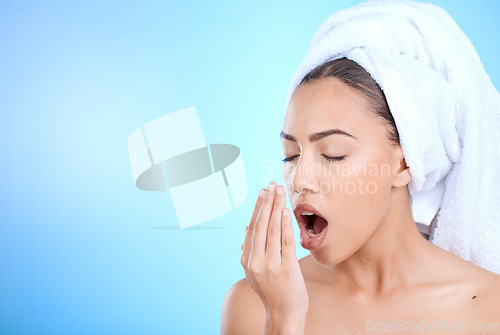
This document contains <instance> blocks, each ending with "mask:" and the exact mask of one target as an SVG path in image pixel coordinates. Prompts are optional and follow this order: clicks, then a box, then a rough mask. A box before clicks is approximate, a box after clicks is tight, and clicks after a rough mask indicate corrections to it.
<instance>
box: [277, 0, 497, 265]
mask: <svg viewBox="0 0 500 335" xmlns="http://www.w3.org/2000/svg"><path fill="white" fill-rule="evenodd" d="M485 33H486V32H485ZM491 43H495V41H494V40H491ZM342 57H347V58H349V59H351V60H353V61H356V62H357V63H358V64H360V65H361V66H363V67H364V68H365V69H366V70H367V71H368V72H369V73H370V74H371V75H372V77H373V78H374V79H375V81H376V82H377V83H378V84H379V85H380V87H381V88H382V90H383V91H384V94H385V96H386V99H387V102H388V104H389V108H390V110H391V113H392V115H393V117H394V119H395V122H396V127H397V129H398V131H399V135H400V139H401V146H402V148H403V152H404V155H405V160H406V163H407V165H408V166H409V168H410V173H411V175H412V180H411V182H410V184H409V191H410V193H411V194H412V198H413V204H412V212H413V217H414V219H415V221H416V222H417V223H420V224H423V225H429V224H430V223H431V221H432V220H433V218H434V217H435V216H436V227H435V229H434V230H433V231H432V232H431V237H430V240H431V242H433V243H434V244H436V245H438V246H440V247H441V248H443V249H445V250H448V251H450V252H452V253H454V254H456V255H458V256H460V257H462V258H464V259H466V260H469V261H471V262H472V263H475V264H477V265H479V266H481V267H483V268H486V269H488V270H490V271H494V272H497V273H500V164H499V159H500V139H499V132H500V95H499V94H498V92H497V91H496V89H495V88H494V86H493V84H492V83H491V80H490V78H489V77H488V75H487V74H486V72H485V71H484V68H483V66H482V64H481V61H480V60H479V57H478V55H477V53H476V51H475V49H474V47H473V46H472V44H471V42H470V41H469V39H468V38H467V36H465V34H464V33H463V32H462V31H461V30H460V28H459V27H458V25H457V24H456V23H455V21H454V20H453V19H452V18H451V17H450V16H449V15H448V14H447V13H446V12H445V11H444V10H443V9H442V8H439V7H437V6H434V5H430V4H424V3H419V2H413V1H406V0H405V1H367V2H363V3H360V4H358V5H355V6H352V7H350V8H347V9H344V10H341V11H339V12H337V13H335V14H333V15H332V16H330V17H329V18H328V19H327V20H326V21H325V22H324V23H323V24H322V25H321V26H320V27H319V29H318V31H317V32H316V34H315V35H314V37H313V40H312V42H311V44H310V46H309V48H308V50H307V54H306V56H305V58H304V60H303V61H302V63H301V64H300V66H299V68H298V69H297V71H296V73H295V75H294V77H293V79H292V82H291V84H290V88H289V91H288V96H287V102H286V105H287V106H288V103H289V101H290V97H291V95H292V94H293V92H294V90H295V89H296V87H297V85H298V84H299V83H300V81H301V80H302V78H303V77H304V76H305V75H306V74H307V73H308V72H309V71H311V70H312V69H314V68H315V67H317V66H318V65H320V64H322V63H324V62H326V61H329V60H332V59H338V58H342Z"/></svg>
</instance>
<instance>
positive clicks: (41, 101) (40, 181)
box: [0, 0, 500, 334]
mask: <svg viewBox="0 0 500 335" xmlns="http://www.w3.org/2000/svg"><path fill="white" fill-rule="evenodd" d="M356 2H358V1H315V2H313V3H309V4H306V3H305V1H296V2H290V1H253V2H250V3H244V2H229V1H226V2H225V1H214V2H205V1H183V2H180V1H176V2H173V1H172V2H167V1H136V2H133V1H5V0H3V1H0V112H1V116H2V120H1V122H0V127H1V128H0V129H1V132H0V139H1V144H2V146H1V147H2V152H1V159H2V164H1V167H0V169H1V170H0V172H1V177H2V182H1V202H0V206H1V207H0V208H1V225H0V334H218V333H219V328H220V313H221V308H222V302H223V299H224V296H225V294H226V292H227V290H228V289H229V287H230V286H231V285H232V284H233V283H234V282H236V281H237V280H239V279H241V278H242V277H243V276H244V272H243V268H242V267H241V265H240V264H239V258H240V255H241V250H240V246H241V243H242V241H243V236H244V231H245V226H246V225H247V224H248V220H249V217H250V214H251V211H252V209H253V206H254V201H255V198H256V195H257V193H258V190H259V189H260V188H261V187H265V186H266V184H267V182H269V181H270V180H275V181H278V182H279V183H282V182H283V180H282V170H281V169H282V163H281V159H282V158H283V154H282V150H281V143H280V140H279V132H280V131H281V129H282V125H283V120H284V113H285V106H284V104H285V99H286V92H287V89H288V84H289V81H290V80H291V77H292V75H293V74H294V72H295V70H296V68H297V66H298V65H299V63H300V61H301V60H302V58H303V57H304V55H305V52H306V49H307V46H308V45H309V42H310V40H311V38H312V36H313V34H314V32H315V31H316V29H317V28H318V26H319V25H320V24H321V23H322V22H323V21H324V20H325V19H326V18H327V17H328V16H329V15H330V14H331V13H333V12H334V11H336V10H338V9H340V8H345V7H348V6H349V5H351V4H354V3H356ZM433 3H435V4H437V5H440V6H442V7H444V8H445V9H446V10H447V11H448V12H449V13H450V14H451V15H452V16H453V17H454V18H455V20H456V21H457V22H458V24H459V25H460V26H461V28H462V29H463V30H464V31H465V33H466V34H467V35H468V36H469V38H470V39H471V41H472V43H473V44H474V46H475V47H476V49H477V51H478V53H479V55H480V57H481V60H482V61H483V64H484V66H485V68H486V71H487V72H488V73H489V74H490V76H491V78H492V81H493V83H494V84H495V86H496V87H497V88H498V87H499V85H500V66H499V65H498V64H497V62H498V59H499V56H500V49H499V48H500V46H499V44H498V43H497V40H498V33H499V28H500V21H499V20H498V14H499V13H500V11H499V9H500V4H499V3H498V2H497V1H493V0H491V1H486V0H483V1H462V2H458V1H456V0H448V1H445V0H436V1H434V2H433ZM189 106H196V108H197V111H198V115H199V118H200V121H201V125H202V128H203V131H204V134H205V138H206V140H207V142H208V143H230V144H234V145H237V146H238V147H240V149H241V152H242V155H243V160H244V163H245V168H246V173H247V180H248V185H249V196H248V198H247V200H246V201H245V203H244V204H243V205H242V206H240V207H238V208H236V209H235V210H234V211H232V212H230V213H228V214H226V215H224V216H222V217H219V218H217V219H214V220H211V221H209V222H206V223H204V224H202V225H200V226H197V227H194V228H193V229H186V230H180V229H176V227H178V223H177V218H176V214H175V211H174V208H173V205H172V201H171V198H170V196H169V193H168V192H146V191H141V190H139V189H137V188H136V187H135V185H134V182H133V178H132V172H131V169H130V163H129V156H128V147H127V141H128V137H129V135H130V134H131V133H132V131H134V130H135V129H137V128H139V127H140V126H142V125H143V124H144V123H146V122H148V121H151V120H153V119H155V118H157V117H159V116H162V115H164V114H167V113H170V112H173V111H176V110H179V109H182V108H186V107H189ZM296 238H297V230H296ZM297 241H298V238H297ZM305 255H307V253H306V251H305V250H303V249H302V248H301V247H300V245H299V244H298V257H299V258H300V257H303V256H305Z"/></svg>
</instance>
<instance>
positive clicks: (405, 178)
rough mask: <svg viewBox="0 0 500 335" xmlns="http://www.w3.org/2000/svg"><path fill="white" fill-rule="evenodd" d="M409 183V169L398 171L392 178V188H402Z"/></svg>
mask: <svg viewBox="0 0 500 335" xmlns="http://www.w3.org/2000/svg"><path fill="white" fill-rule="evenodd" d="M410 181H411V174H410V168H409V167H406V168H405V169H403V170H401V171H399V172H398V173H397V174H396V175H395V176H394V182H393V186H394V187H404V186H406V185H408V184H409V183H410Z"/></svg>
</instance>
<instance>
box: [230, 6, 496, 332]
mask: <svg viewBox="0 0 500 335" xmlns="http://www.w3.org/2000/svg"><path fill="white" fill-rule="evenodd" d="M404 4H405V5H407V6H413V4H410V3H406V2H405V3H404ZM392 5H393V4H392V3H390V2H389V5H388V7H390V6H392ZM363 6H364V5H363ZM363 6H358V7H357V9H355V10H354V9H353V10H351V12H352V11H354V12H356V11H358V13H359V12H361V13H362V14H363V13H366V12H369V13H370V14H372V13H373V12H372V11H369V10H368V9H370V5H366V6H365V7H363ZM375 6H383V2H382V5H380V3H376V5H375ZM418 6H420V5H418ZM375 9H376V10H378V7H377V8H375ZM375 9H374V10H375ZM391 10H392V9H391ZM363 11H365V12H363ZM391 13H392V12H391ZM342 15H345V16H348V15H347V14H345V13H343V14H342ZM363 15H364V14H363ZM363 15H360V16H361V17H363ZM342 18H343V17H342V16H341V15H337V16H336V17H334V18H333V21H335V22H336V24H337V25H338V24H339V23H338V22H341V21H342ZM398 18H399V17H398ZM329 20H330V19H329ZM362 20H364V21H367V20H368V19H366V18H364V17H363V19H362ZM362 20H361V19H360V21H358V22H355V24H356V25H360V22H361V23H362V22H364V21H362ZM384 20H387V16H384ZM395 20H397V19H395ZM351 21H352V20H351ZM389 22H390V21H389ZM415 22H417V23H418V20H417V21H412V24H415ZM368 27H376V26H374V25H373V22H370V24H369V25H368ZM327 28H328V27H325V25H323V26H322V27H320V29H319V30H318V33H317V35H316V36H315V38H314V39H313V43H312V44H311V47H310V49H309V53H308V56H309V55H310V54H314V53H315V52H316V53H317V52H318V50H324V49H325V48H315V45H320V44H321V38H322V37H323V36H325V34H326V33H325V31H326V30H327ZM419 28H421V27H419ZM335 29H336V30H337V31H339V30H340V31H342V29H341V27H339V26H336V27H335ZM390 29H392V27H391V28H390ZM345 31H348V30H343V33H344V34H345ZM419 31H422V29H420V30H419ZM361 34H365V35H369V33H368V32H367V30H366V27H365V30H362V31H361ZM422 34H424V35H425V32H422ZM318 36H319V37H318ZM349 38H350V39H356V38H353V37H352V36H350V37H349ZM337 40H338V39H337ZM315 43H316V44H315ZM349 43H350V42H349ZM417 43H419V42H418V41H415V44H417ZM338 44H341V43H340V42H339V43H338ZM368 45H369V44H368ZM345 49H346V50H348V52H347V53H346V54H345V55H346V57H340V56H342V53H341V52H336V51H335V52H333V53H334V54H335V57H331V55H330V56H328V55H326V56H324V57H323V58H321V57H316V58H315V57H313V56H311V57H309V58H308V56H306V60H305V61H304V62H303V64H302V65H301V67H302V70H301V68H300V67H299V70H298V71H297V74H296V78H298V79H299V80H298V84H296V85H294V84H292V85H291V90H290V92H291V94H289V102H288V107H287V111H286V117H285V121H284V125H283V130H282V133H281V137H282V144H283V150H284V154H285V160H284V161H285V167H284V177H285V182H286V187H287V189H288V194H289V198H290V203H291V205H292V208H293V214H294V216H295V218H296V220H297V222H298V224H299V227H300V238H301V244H302V246H303V247H305V248H307V249H309V250H310V251H311V255H309V256H306V257H304V258H302V259H300V260H297V258H296V254H295V245H294V238H293V230H292V220H291V213H290V211H289V210H288V209H286V208H285V194H286V192H285V188H284V187H283V186H281V185H276V184H275V183H271V184H270V185H269V187H268V188H267V190H262V191H261V194H260V195H259V198H258V199H257V202H256V204H255V208H254V211H253V214H252V217H251V219H250V224H249V226H248V227H247V233H246V235H245V241H244V243H243V247H242V248H243V253H242V256H241V263H242V265H243V267H244V269H245V273H246V278H245V279H242V280H240V281H239V282H237V283H236V284H235V285H234V286H233V287H232V288H231V289H230V290H229V292H228V294H227V296H226V299H225V302H224V307H223V313H222V334H262V333H265V334H361V333H412V332H413V333H429V334H430V333H432V334H450V333H454V332H456V333H458V332H462V333H463V332H468V333H492V334H493V333H500V276H498V275H497V274H495V273H493V272H490V271H488V270H486V269H484V268H482V267H479V266H477V265H475V264H473V263H472V262H468V261H466V260H464V259H463V258H461V257H458V256H457V255H455V254H454V253H451V252H449V251H446V250H444V249H443V248H440V247H438V246H436V245H435V244H433V243H431V242H429V241H428V240H427V239H426V238H424V237H423V235H422V234H421V233H420V232H419V230H418V229H417V225H416V220H415V218H414V215H415V214H418V213H414V212H415V210H413V208H414V207H412V204H413V202H414V201H416V200H417V199H416V198H415V199H412V195H411V193H412V192H411V191H414V193H415V194H418V192H417V191H420V189H419V188H418V187H417V186H418V185H420V186H419V187H420V188H421V185H426V183H427V185H428V184H429V183H431V181H433V182H434V183H435V184H436V188H435V189H438V190H439V186H440V185H442V184H439V181H440V180H444V178H446V182H447V183H446V189H445V192H444V195H443V198H444V200H443V201H442V202H441V204H440V207H441V208H440V210H439V211H440V216H439V215H438V216H437V224H436V225H437V227H440V228H441V230H438V229H437V227H436V228H435V231H431V232H430V235H432V237H433V238H436V237H434V235H439V234H441V235H445V234H444V233H443V231H444V232H445V230H443V228H442V227H443V226H444V225H445V223H447V222H448V221H447V220H448V219H449V217H448V216H447V213H448V212H447V210H449V211H450V212H451V209H450V208H454V207H453V206H448V204H449V203H451V200H450V199H454V200H456V198H454V197H456V194H455V193H457V192H455V191H456V190H460V187H458V186H456V185H457V184H455V183H454V179H453V178H452V177H454V176H455V175H459V174H460V168H461V164H464V163H462V161H461V160H460V159H462V160H464V158H467V157H468V156H467V154H468V152H470V151H469V144H468V143H469V142H471V141H470V140H469V139H468V138H467V137H466V135H462V134H461V133H460V131H461V124H460V123H459V122H458V121H457V123H456V124H455V123H454V124H452V126H450V125H449V123H451V121H450V119H449V118H445V117H443V118H442V119H439V120H440V123H439V128H435V129H434V132H437V135H439V136H441V137H443V138H444V137H446V136H448V134H447V133H446V132H445V131H443V129H449V128H456V129H457V131H458V133H459V135H460V136H459V138H460V141H457V142H459V143H460V145H462V146H463V148H467V150H462V151H461V152H460V159H455V158H454V157H455V156H454V155H455V153H454V151H453V150H452V146H451V145H450V144H449V143H448V142H446V141H443V142H444V144H443V147H444V148H445V149H446V151H445V154H446V156H447V157H451V159H452V160H454V161H453V162H452V164H450V166H445V164H441V165H439V169H438V168H436V169H434V170H429V171H432V172H433V173H427V174H426V173H425V172H424V173H421V171H420V170H422V168H420V170H419V169H417V167H418V160H417V159H416V155H415V151H412V150H411V148H412V147H411V142H410V140H411V139H410V138H409V137H408V132H409V131H411V129H412V127H411V122H410V123H407V124H405V121H404V120H403V119H402V118H401V116H402V115H403V114H398V113H403V112H400V109H399V106H401V105H400V104H397V103H396V102H397V100H396V99H397V98H396V97H395V96H394V95H393V94H392V92H394V91H391V87H390V84H389V83H390V81H394V80H396V79H397V76H398V75H399V74H398V73H394V72H392V73H393V74H394V76H387V74H388V73H391V72H390V71H385V72H384V71H383V69H382V70H380V66H382V65H383V64H384V60H385V59H387V58H384V57H381V56H380V54H377V51H376V49H377V48H376V47H374V48H373V50H368V49H369V48H368V47H366V45H363V49H362V50H361V49H360V50H358V51H356V52H353V51H352V50H353V48H352V47H351V46H348V45H347V44H346V46H345ZM366 50H368V51H366ZM374 50H375V51H374ZM365 51H366V52H367V53H366V54H365V53H364V52H365ZM400 54H402V53H401V52H400ZM366 55H368V56H367V57H365V56H366ZM420 55H421V54H420ZM363 57H365V58H363ZM391 57H392V58H391ZM391 57H389V58H390V59H391V60H392V61H393V63H389V64H391V65H390V66H392V64H395V63H397V62H399V61H400V59H399V58H397V57H399V56H394V57H393V56H392V55H391ZM328 58H330V59H331V60H328V61H324V60H325V59H328ZM311 59H316V63H319V65H318V66H314V68H313V69H312V70H309V71H307V72H305V71H303V69H304V68H307V66H309V67H311V64H313V63H314V62H311V61H310V60H311ZM352 59H355V60H356V61H353V60H352ZM412 59H413V58H412ZM368 60H369V61H368ZM405 61H407V60H405ZM412 61H413V60H412ZM412 61H410V62H412ZM433 62H435V61H433ZM360 63H363V64H366V68H370V69H371V71H370V72H368V71H366V68H363V67H362V66H360V65H359V64H360ZM304 64H308V65H307V66H306V65H304ZM381 64H382V65H381ZM390 66H389V67H388V68H390ZM416 66H420V64H419V65H416ZM377 68H378V69H379V70H380V71H379V72H377V71H376V69H377ZM401 68H407V67H401ZM386 69H387V68H386ZM422 71H424V70H422ZM425 71H426V70H425ZM431 72H436V69H433V70H432V71H431ZM444 72H446V71H444ZM302 73H306V74H305V75H302ZM417 73H418V74H419V75H420V73H419V72H418V71H417ZM447 73H448V72H447ZM433 75H434V74H431V76H433ZM373 77H377V81H375V80H374V78H373ZM427 79H428V78H427ZM439 80H441V79H439ZM292 82H293V81H292ZM400 82H402V83H403V84H404V85H406V84H407V83H408V81H400ZM450 82H453V81H452V80H450ZM377 83H379V84H381V85H380V86H381V87H382V88H383V89H384V90H382V89H381V88H380V86H379V85H378V84H377ZM438 83H439V85H436V86H435V87H434V89H437V90H441V89H442V88H441V87H445V86H446V85H444V84H442V82H441V81H440V82H438ZM408 85H411V83H409V84H408ZM429 86H431V87H432V81H429ZM415 87H417V88H415ZM454 87H457V86H454ZM413 89H414V90H419V92H420V91H423V90H425V88H420V87H418V85H417V86H414V87H413ZM398 90H399V91H400V93H401V94H403V95H404V90H405V88H404V87H402V86H399V87H398ZM443 90H448V89H447V88H443ZM457 90H458V91H459V89H457ZM384 93H386V94H384ZM439 94H440V97H439V99H437V100H433V99H432V98H429V101H430V102H427V101H423V102H422V104H424V105H425V104H426V103H427V104H429V103H432V104H433V106H430V107H429V108H431V107H436V106H438V104H440V103H441V101H443V100H446V99H445V98H446V97H447V96H446V94H448V93H447V91H445V92H444V93H443V92H441V91H439ZM443 97H445V98H443ZM408 99H409V98H408ZM405 101H408V104H407V105H406V106H405V107H406V108H405V109H411V101H409V100H405ZM436 101H437V102H436ZM443 106H444V105H439V106H438V107H439V110H442V109H443V108H444V107H443ZM393 107H394V108H393ZM452 109H453V111H454V109H455V107H453V108H452ZM426 110H427V109H425V108H421V113H422V115H420V117H422V116H425V113H426ZM453 111H452V113H453ZM443 113H444V112H443ZM469 114H470V113H469ZM432 115H433V114H429V118H430V117H432ZM464 117H465V116H464ZM442 120H448V121H447V122H448V123H446V122H441V121H442ZM417 121H418V120H417ZM417 121H414V120H413V121H412V122H417ZM431 121H432V120H427V122H431ZM424 124H425V123H424ZM398 126H399V127H398ZM417 126H418V125H415V126H414V127H413V128H415V127H417ZM474 127H475V126H474ZM477 127H480V125H477ZM429 128H432V126H430V127H429ZM401 129H404V130H405V132H403V133H401V132H400V130H401ZM417 131H421V132H423V133H424V132H425V131H426V130H424V129H422V128H420V129H417ZM433 135H436V134H430V135H429V136H433ZM467 136H471V135H470V132H469V133H468V134H467ZM403 139H404V140H405V141H403ZM424 140H425V139H424ZM419 142H420V141H419ZM403 144H404V145H403ZM435 146H438V145H437V144H435ZM405 148H406V149H407V150H406V151H405V150H404V149H405ZM429 150H434V149H429ZM477 150H479V148H477ZM477 150H476V151H477ZM423 152H427V151H423ZM435 159H436V160H438V158H435ZM409 162H411V163H413V165H412V166H413V171H412V168H411V166H409V165H410V164H407V163H409ZM427 165H428V166H432V165H433V162H432V161H430V162H428V163H427ZM427 165H426V167H427ZM484 167H487V163H484ZM440 169H441V170H440ZM424 171H425V170H424ZM436 171H438V172H442V171H445V172H447V173H446V174H444V173H442V175H440V177H436V175H439V173H436ZM469 171H470V169H469ZM485 171H486V170H485ZM420 173H421V174H422V175H420ZM485 173H486V172H485ZM448 176H449V177H448ZM496 176H497V177H498V174H497V175H496ZM433 178H434V179H433ZM471 178H473V177H471ZM419 181H421V183H420V184H417V182H419ZM494 181H495V182H498V180H497V179H496V180H494ZM432 189H434V188H431V190H432ZM481 190H487V188H486V186H485V187H484V188H481ZM422 191H425V189H422ZM452 191H454V192H452ZM472 191H473V190H471V192H472ZM452 193H453V194H452ZM420 194H422V193H420ZM419 201H420V200H419ZM447 201H448V202H447ZM485 201H486V200H485ZM481 206H482V204H481ZM463 207H466V208H464V210H463V213H464V216H465V217H468V215H469V214H468V213H469V212H470V210H471V209H470V208H469V206H468V205H467V204H466V203H465V204H464V206H463ZM474 213H475V214H476V215H477V214H478V213H477V212H474ZM452 219H453V218H452ZM460 220H461V217H459V218H457V217H455V218H454V220H451V221H450V222H452V221H453V222H460ZM440 225H441V226H440ZM459 227H461V226H459ZM438 233H439V234H438ZM452 235H453V234H452ZM438 237H439V236H438ZM433 241H434V240H433ZM455 241H459V242H460V241H461V240H460V239H456V240H455ZM476 241H480V240H476ZM459 242H457V243H456V245H459ZM451 247H452V248H451V249H452V250H453V245H452V246H451ZM474 252H476V251H475V249H473V253H472V254H473V255H475V254H474ZM457 253H458V252H457ZM476 254H478V253H477V252H476ZM477 263H479V261H478V262H477ZM485 264H486V263H485Z"/></svg>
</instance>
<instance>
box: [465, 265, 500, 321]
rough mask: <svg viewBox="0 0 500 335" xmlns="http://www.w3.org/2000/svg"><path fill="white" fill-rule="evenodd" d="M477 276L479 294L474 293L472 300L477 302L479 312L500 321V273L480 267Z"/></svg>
mask: <svg viewBox="0 0 500 335" xmlns="http://www.w3.org/2000/svg"><path fill="white" fill-rule="evenodd" d="M475 276H476V284H475V286H476V290H477V294H474V295H473V296H472V297H471V300H473V301H474V302H475V303H476V306H477V308H476V311H477V314H479V315H481V316H483V317H487V318H488V319H491V318H496V319H497V320H495V321H500V320H498V316H499V315H500V275H498V274H496V273H493V272H490V271H487V270H484V269H482V268H479V269H478V270H477V273H476V274H475ZM490 321H491V320H490Z"/></svg>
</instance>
